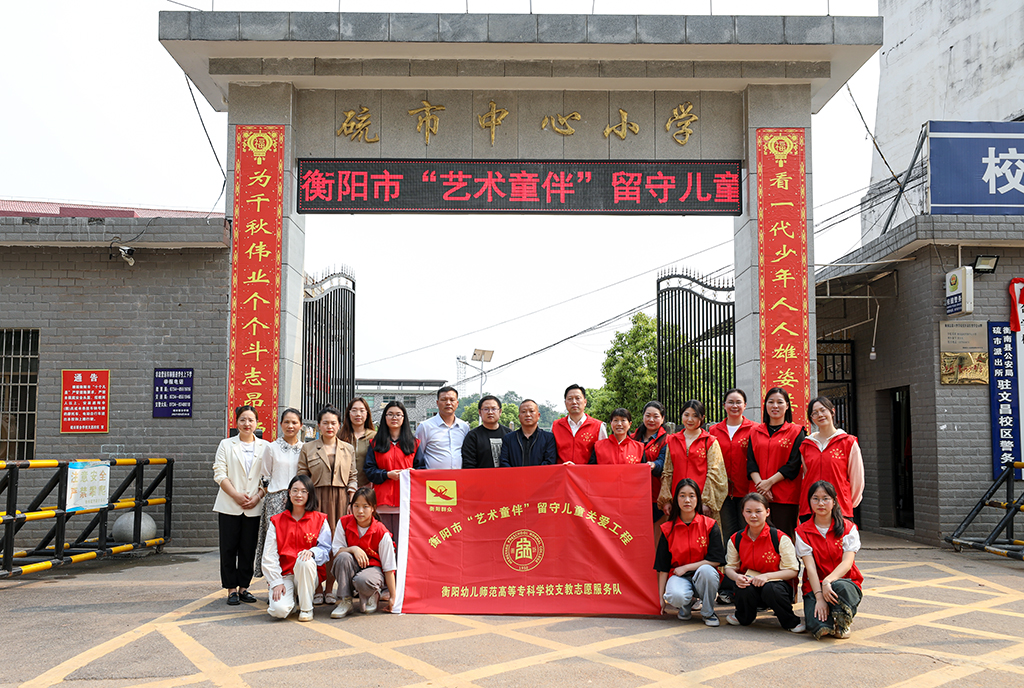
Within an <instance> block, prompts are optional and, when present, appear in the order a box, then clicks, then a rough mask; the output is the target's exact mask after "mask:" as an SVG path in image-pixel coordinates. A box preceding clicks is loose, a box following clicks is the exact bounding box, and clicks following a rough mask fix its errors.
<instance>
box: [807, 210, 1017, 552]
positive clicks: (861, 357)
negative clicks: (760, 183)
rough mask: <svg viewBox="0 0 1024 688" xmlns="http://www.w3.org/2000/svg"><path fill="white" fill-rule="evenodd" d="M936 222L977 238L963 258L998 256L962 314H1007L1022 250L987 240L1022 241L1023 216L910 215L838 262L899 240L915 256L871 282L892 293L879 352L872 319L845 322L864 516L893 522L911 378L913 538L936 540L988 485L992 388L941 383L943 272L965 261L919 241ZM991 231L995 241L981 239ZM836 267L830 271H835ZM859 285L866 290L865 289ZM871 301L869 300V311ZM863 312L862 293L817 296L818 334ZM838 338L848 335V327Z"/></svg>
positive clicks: (876, 522)
mask: <svg viewBox="0 0 1024 688" xmlns="http://www.w3.org/2000/svg"><path fill="white" fill-rule="evenodd" d="M936 231H939V232H943V233H945V232H949V233H950V234H952V235H955V236H957V237H958V238H959V239H960V240H961V241H963V242H964V243H969V244H976V245H965V246H963V247H962V249H961V253H962V259H963V262H964V264H970V263H971V262H973V260H974V257H975V256H976V255H978V254H995V255H998V256H1000V259H999V266H998V272H997V273H996V274H995V275H990V276H980V277H979V276H976V278H975V283H974V289H975V309H974V313H973V314H972V315H968V316H963V319H965V320H971V321H979V322H984V321H987V320H1007V319H1008V318H1009V299H1008V294H1007V288H1008V284H1009V280H1010V279H1011V278H1013V277H1016V276H1019V275H1021V274H1022V273H1024V249H1021V248H1016V247H1006V246H994V245H991V244H995V243H997V242H1006V241H1008V240H1012V241H1015V242H1018V243H1024V222H1014V221H1013V220H1012V219H1010V220H1008V219H1006V218H1001V219H999V221H998V225H997V224H996V222H995V221H994V219H993V218H980V217H979V218H968V217H953V218H949V219H943V218H927V217H926V218H917V222H915V221H914V220H911V221H909V222H908V223H906V224H905V225H903V226H901V227H899V228H896V229H895V230H894V231H893V233H892V235H891V236H890V235H887V236H886V237H885V238H883V239H880V240H878V241H876V242H872V244H869V245H868V246H866V247H864V248H863V249H859V250H858V251H857V252H854V253H852V254H850V255H848V256H846V257H844V258H842V259H840V261H839V262H855V261H864V260H883V259H885V258H886V257H891V256H893V255H908V252H907V251H902V249H909V257H912V258H914V260H913V261H909V262H902V263H897V264H894V265H893V266H892V267H895V268H896V280H894V279H893V278H892V277H885V278H882V279H880V280H877V281H875V282H873V283H872V285H871V288H872V292H873V293H875V294H878V295H879V296H885V297H894V298H886V299H880V301H879V303H880V304H881V315H880V316H879V323H878V336H877V341H876V344H875V346H876V350H877V354H878V356H877V360H875V361H871V360H869V358H868V354H869V352H870V349H871V338H872V324H871V323H868V324H864V325H860V326H859V327H854V328H853V329H851V330H849V331H848V334H849V336H848V338H850V339H853V340H854V341H855V345H854V346H855V354H856V361H855V366H856V368H855V370H856V377H857V382H856V394H857V414H858V416H857V419H858V425H859V433H858V434H859V440H860V445H861V449H862V450H863V453H864V461H865V474H866V482H867V489H866V492H865V496H864V501H863V503H862V505H861V516H862V519H863V525H864V526H865V527H866V528H867V529H879V528H888V527H891V526H893V523H894V520H893V519H894V516H893V494H894V490H893V472H892V470H893V469H892V427H891V401H890V390H893V389H895V388H899V387H904V386H906V387H908V388H909V390H910V409H911V432H912V447H913V493H914V516H915V527H914V534H913V537H914V539H916V540H919V541H922V542H928V543H936V542H939V541H941V539H942V537H944V536H945V535H948V534H950V533H952V531H953V530H954V529H955V528H956V527H957V526H958V525H959V524H960V522H961V521H962V520H963V518H964V517H965V516H966V515H967V512H968V511H969V510H970V509H971V508H972V507H973V506H974V504H975V503H976V502H977V501H978V499H979V498H980V497H981V495H982V493H983V492H984V491H985V489H986V488H987V487H989V486H990V485H991V484H992V448H991V447H992V442H991V414H990V411H989V387H988V386H987V385H976V386H967V385H940V384H939V354H940V351H939V323H940V322H942V321H944V320H946V319H947V317H946V314H945V308H944V305H943V298H944V277H945V273H946V272H947V271H949V270H952V269H953V268H955V267H957V266H958V264H959V263H958V255H957V248H956V246H949V245H941V246H940V245H935V244H931V243H924V241H922V239H925V238H931V237H930V236H929V235H930V234H931V233H932V232H936ZM986 237H988V243H989V245H985V243H986V242H985V238H986ZM879 243H884V244H885V245H886V249H885V250H881V249H880V247H879V246H878V245H876V244H879ZM901 251H902V252H901ZM873 269H882V266H878V267H877V268H873ZM837 272H838V271H837V270H833V271H832V274H833V275H835V274H836V273H837ZM844 272H846V273H847V274H849V273H852V272H853V270H845V271H844ZM897 283H898V290H897V288H896V285H897ZM897 291H898V294H897ZM820 292H821V289H820V288H819V293H820ZM858 293H861V294H863V293H864V290H863V288H861V289H859V291H858ZM874 310H875V307H874V302H873V301H872V302H871V313H872V314H874ZM866 317H867V309H866V307H865V304H864V302H862V301H845V302H843V301H837V300H834V301H830V302H826V301H819V302H818V332H819V335H820V334H822V333H825V332H830V331H834V330H836V329H839V328H840V327H842V326H843V325H854V324H855V323H858V322H860V321H863V320H865V319H866ZM833 338H836V339H840V338H843V333H842V332H839V333H837V334H835V335H833ZM999 516H1001V512H997V511H996V510H986V511H985V512H983V514H982V516H980V517H979V519H978V520H977V521H975V523H977V524H978V525H977V527H976V528H975V530H974V531H972V533H970V534H974V535H982V534H985V533H987V532H988V530H990V529H991V527H992V526H993V525H994V524H995V523H996V521H997V520H998V517H999Z"/></svg>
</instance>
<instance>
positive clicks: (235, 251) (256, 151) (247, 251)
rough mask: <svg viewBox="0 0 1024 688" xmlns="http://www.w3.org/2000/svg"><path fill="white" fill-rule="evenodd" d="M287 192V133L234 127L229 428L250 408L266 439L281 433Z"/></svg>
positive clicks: (278, 129) (277, 128)
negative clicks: (284, 203) (243, 408)
mask: <svg viewBox="0 0 1024 688" xmlns="http://www.w3.org/2000/svg"><path fill="white" fill-rule="evenodd" d="M283 192H284V127H283V126H238V127H236V128H235V204H234V226H233V227H232V241H231V345H230V352H229V355H230V365H229V370H228V404H229V408H230V409H232V410H231V411H229V413H230V417H229V422H232V423H233V422H234V412H233V409H234V408H236V407H238V406H242V405H245V404H249V405H251V406H253V407H255V408H256V410H257V411H258V412H259V418H260V422H259V427H260V428H261V429H262V430H263V438H264V439H267V440H272V439H274V436H275V435H276V429H277V423H276V422H275V417H276V415H277V377H278V366H279V363H278V357H279V354H280V340H281V336H280V335H281V213H282V204H281V201H282V194H283Z"/></svg>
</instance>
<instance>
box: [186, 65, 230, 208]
mask: <svg viewBox="0 0 1024 688" xmlns="http://www.w3.org/2000/svg"><path fill="white" fill-rule="evenodd" d="M185 87H186V88H188V94H189V95H190V96H192V104H193V105H194V106H195V108H196V115H198V116H199V123H200V124H201V125H203V133H204V134H206V140H207V142H209V144H210V150H211V151H213V158H214V160H216V161H217V167H219V168H220V174H221V176H222V177H224V180H225V182H226V181H227V178H228V173H227V172H225V171H224V165H222V164H220V156H219V155H217V149H216V148H215V147H214V145H213V139H211V138H210V132H209V131H207V130H206V122H204V121H203V115H202V113H201V112H199V103H197V102H196V94H195V93H194V92H193V91H192V81H191V80H190V79H189V78H188V74H186V75H185ZM221 193H224V192H223V191H221Z"/></svg>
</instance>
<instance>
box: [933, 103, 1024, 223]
mask: <svg viewBox="0 0 1024 688" xmlns="http://www.w3.org/2000/svg"><path fill="white" fill-rule="evenodd" d="M1022 137H1024V122H949V121H931V122H928V187H929V192H928V193H927V194H926V195H925V197H926V199H927V203H928V212H929V213H931V214H932V215H956V214H962V215H1021V214H1024V146H1022V145H1021V138H1022Z"/></svg>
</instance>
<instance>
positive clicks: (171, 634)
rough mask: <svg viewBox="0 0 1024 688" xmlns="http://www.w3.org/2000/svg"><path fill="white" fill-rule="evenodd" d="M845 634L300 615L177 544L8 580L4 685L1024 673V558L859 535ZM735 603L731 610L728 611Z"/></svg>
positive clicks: (862, 679) (772, 626) (985, 678)
mask: <svg viewBox="0 0 1024 688" xmlns="http://www.w3.org/2000/svg"><path fill="white" fill-rule="evenodd" d="M864 545H865V547H864V549H863V550H862V551H861V552H860V556H859V557H858V565H859V566H860V568H861V570H862V571H863V573H864V575H865V597H864V602H863V603H862V605H861V607H860V613H859V614H858V616H857V619H856V621H855V622H854V625H853V634H852V637H851V638H849V639H848V640H835V639H826V640H823V641H820V642H816V641H814V640H813V639H811V638H810V637H809V636H807V635H794V634H791V633H786V632H785V631H782V630H781V629H780V628H779V626H778V623H777V622H776V621H775V619H774V618H773V617H771V616H770V615H762V616H761V617H760V618H759V619H758V621H757V622H756V623H755V624H754V626H752V627H750V628H734V627H730V626H728V625H726V624H725V614H724V613H722V614H720V617H721V618H722V626H721V627H720V628H706V627H705V626H704V625H703V624H702V623H701V622H700V621H699V620H695V621H690V622H680V621H677V620H676V619H675V618H674V617H664V618H660V619H658V618H608V617H573V618H566V617H512V616H508V617H504V616H463V617H459V616H444V615H437V616H435V615H429V616H428V615H411V614H410V615H389V614H377V615H373V616H364V615H362V614H357V615H355V616H354V617H353V618H349V619H343V620H340V621H334V620H331V619H330V608H329V607H318V608H317V609H316V616H315V620H314V621H313V622H311V623H302V624H300V623H299V622H298V621H296V620H295V617H294V616H293V617H292V618H291V619H289V620H288V621H283V622H278V621H274V620H273V619H271V618H270V617H269V616H268V615H267V614H266V603H265V600H266V592H265V586H264V585H263V584H262V582H256V583H254V585H253V591H254V592H255V593H256V595H257V597H259V598H261V600H260V603H259V604H257V605H242V606H240V607H228V606H226V605H225V603H224V598H225V595H224V593H223V591H221V590H220V589H219V588H218V584H217V580H218V565H217V563H218V561H217V554H216V552H210V551H198V550H196V551H193V550H181V549H178V550H175V549H169V550H168V551H167V552H165V553H164V554H160V555H153V556H149V557H145V558H138V559H124V560H116V561H114V560H106V561H97V562H86V563H83V564H77V565H74V566H69V567H66V568H63V569H56V570H53V571H49V572H45V573H43V574H36V575H32V576H28V577H23V578H17V579H12V580H4V581H0V615H2V618H3V619H4V621H5V623H4V635H5V636H6V638H5V640H6V641H7V642H6V643H5V645H6V646H7V648H8V650H7V651H6V652H5V653H4V665H3V668H2V670H0V686H26V687H30V686H31V687H37V686H38V687H43V686H57V685H61V686H78V685H88V686H90V687H96V688H107V687H111V688H115V687H117V688H120V687H122V686H146V687H147V688H165V687H166V688H170V687H172V686H284V685H290V686H292V685H298V686H318V685H338V684H340V685H351V686H366V685H377V686H431V687H432V688H433V687H440V686H452V687H458V688H469V687H471V686H479V687H480V688H492V687H493V688H504V687H506V686H519V685H529V686H536V685H562V684H569V683H574V684H579V685H585V686H587V687H588V688H591V687H592V688H599V687H603V686H615V687H616V688H619V687H632V686H637V687H639V686H677V685H678V686H695V685H706V686H723V687H724V686H741V685H742V686H747V687H749V686H757V685H769V686H776V685H779V686H781V685H786V686H811V685H815V686H818V685H822V684H834V685H842V686H856V687H858V688H859V687H861V686H865V687H867V686H879V687H881V686H915V688H916V687H918V686H939V685H956V686H975V685H977V686H981V685H987V686H992V685H1000V686H1008V685H1021V686H1024V590H1022V586H1021V581H1022V580H1024V578H1022V574H1024V564H1021V563H1020V562H1014V561H1010V560H1005V559H1001V558H999V557H994V556H992V555H987V554H984V553H981V552H964V553H962V554H955V553H953V552H952V551H950V550H941V549H935V548H931V547H925V546H921V545H916V544H913V543H909V542H904V541H901V540H895V539H892V538H885V537H881V536H878V535H872V534H868V533H865V534H864ZM724 611H726V612H727V611H729V608H726V609H725V610H724Z"/></svg>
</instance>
